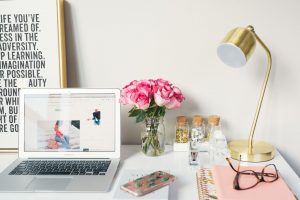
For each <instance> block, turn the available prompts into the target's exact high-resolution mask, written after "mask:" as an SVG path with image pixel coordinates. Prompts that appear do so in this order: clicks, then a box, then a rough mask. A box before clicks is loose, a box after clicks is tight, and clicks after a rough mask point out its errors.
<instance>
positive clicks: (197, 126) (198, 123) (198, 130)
mask: <svg viewBox="0 0 300 200" xmlns="http://www.w3.org/2000/svg"><path fill="white" fill-rule="evenodd" d="M203 122H204V120H203V117H202V116H200V115H195V116H194V117H193V122H192V128H191V148H193V149H198V148H199V146H200V145H201V143H203V142H205V125H204V123H203Z"/></svg>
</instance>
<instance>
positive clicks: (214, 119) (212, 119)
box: [208, 115, 220, 126]
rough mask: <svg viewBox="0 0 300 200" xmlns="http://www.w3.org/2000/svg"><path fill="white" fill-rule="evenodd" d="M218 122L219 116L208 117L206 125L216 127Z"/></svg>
mask: <svg viewBox="0 0 300 200" xmlns="http://www.w3.org/2000/svg"><path fill="white" fill-rule="evenodd" d="M219 122H220V116H219V115H210V116H208V124H210V125H213V126H217V125H219Z"/></svg>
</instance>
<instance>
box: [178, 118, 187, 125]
mask: <svg viewBox="0 0 300 200" xmlns="http://www.w3.org/2000/svg"><path fill="white" fill-rule="evenodd" d="M176 120H177V123H178V125H181V126H182V125H186V124H187V123H188V120H187V118H186V117H185V116H178V117H176Z"/></svg>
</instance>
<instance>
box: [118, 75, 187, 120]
mask: <svg viewBox="0 0 300 200" xmlns="http://www.w3.org/2000/svg"><path fill="white" fill-rule="evenodd" d="M184 99H185V98H184V96H183V94H182V93H181V91H180V89H179V88H178V87H176V86H174V85H172V84H171V83H170V82H169V81H167V80H164V79H156V80H153V79H149V80H139V81H137V80H134V81H132V82H130V83H129V84H128V85H126V86H125V87H124V88H123V89H122V91H121V98H120V102H121V103H122V104H124V105H131V106H133V108H132V109H131V110H130V111H129V116H130V117H136V122H141V121H143V120H144V119H145V118H146V117H163V116H164V115H165V112H166V109H175V108H179V107H180V106H181V103H182V102H183V100H184Z"/></svg>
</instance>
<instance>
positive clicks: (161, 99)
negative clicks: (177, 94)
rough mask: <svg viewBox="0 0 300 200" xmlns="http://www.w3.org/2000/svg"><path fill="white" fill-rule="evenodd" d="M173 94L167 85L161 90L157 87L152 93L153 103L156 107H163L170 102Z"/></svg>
mask: <svg viewBox="0 0 300 200" xmlns="http://www.w3.org/2000/svg"><path fill="white" fill-rule="evenodd" d="M173 93H174V92H173V90H172V88H171V86H169V85H165V86H164V87H161V88H160V87H158V88H157V91H156V92H155V93H154V101H155V103H156V104H157V105H158V106H165V105H166V104H168V103H169V102H170V100H171V97H172V96H173Z"/></svg>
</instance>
